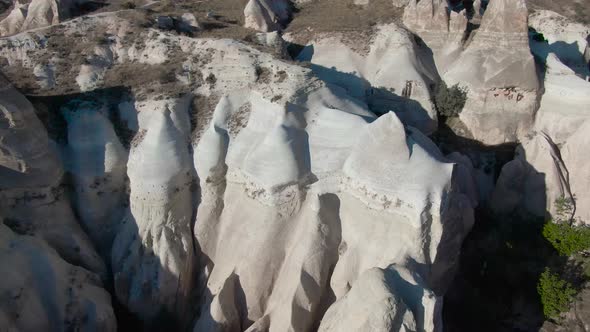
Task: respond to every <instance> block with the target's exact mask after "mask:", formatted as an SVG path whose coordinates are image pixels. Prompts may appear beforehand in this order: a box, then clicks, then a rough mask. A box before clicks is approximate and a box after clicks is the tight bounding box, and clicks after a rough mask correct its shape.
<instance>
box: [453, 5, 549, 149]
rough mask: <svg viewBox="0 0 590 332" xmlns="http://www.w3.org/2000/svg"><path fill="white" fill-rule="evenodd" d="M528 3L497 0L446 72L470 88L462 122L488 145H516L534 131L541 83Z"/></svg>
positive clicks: (461, 118) (473, 135)
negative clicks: (530, 35) (530, 39)
mask: <svg viewBox="0 0 590 332" xmlns="http://www.w3.org/2000/svg"><path fill="white" fill-rule="evenodd" d="M527 17H528V11H527V7H526V3H525V1H524V0H517V1H511V0H510V1H509V0H492V1H491V2H490V4H489V5H488V7H487V10H486V12H485V14H484V16H483V19H482V22H481V26H480V27H479V29H478V30H477V32H476V35H475V37H474V38H473V40H472V41H471V42H470V43H469V45H468V46H467V48H466V49H465V51H463V52H462V53H461V55H460V57H459V58H458V59H457V60H456V61H455V62H454V63H453V65H452V66H451V67H450V68H449V70H448V71H447V72H446V73H444V74H443V79H444V80H445V82H446V83H447V84H448V85H454V84H460V85H462V86H464V87H466V88H467V89H468V96H467V102H466V104H465V106H464V108H463V111H462V113H461V114H460V120H461V121H462V123H463V124H464V125H465V126H466V127H467V128H468V130H469V131H470V134H471V136H472V138H474V139H476V140H478V141H481V142H483V143H485V144H489V145H493V144H501V143H506V142H515V141H517V140H518V139H521V138H524V136H525V135H526V134H527V133H528V132H529V131H530V130H531V129H532V127H533V120H534V114H535V111H536V109H537V107H538V94H539V82H538V79H537V74H536V68H535V61H534V58H533V56H532V54H531V53H530V50H529V46H528V23H527V22H528V19H527Z"/></svg>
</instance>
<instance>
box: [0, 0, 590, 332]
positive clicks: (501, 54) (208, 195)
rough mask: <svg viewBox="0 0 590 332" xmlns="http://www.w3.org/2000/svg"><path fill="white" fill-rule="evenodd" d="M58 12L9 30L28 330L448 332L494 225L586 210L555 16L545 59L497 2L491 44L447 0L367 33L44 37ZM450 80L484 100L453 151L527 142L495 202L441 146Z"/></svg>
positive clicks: (121, 15)
mask: <svg viewBox="0 0 590 332" xmlns="http://www.w3.org/2000/svg"><path fill="white" fill-rule="evenodd" d="M318 1H320V0H318ZM325 1H331V0H325ZM39 3H40V4H41V2H39ZM318 3H319V2H317V1H316V2H314V1H312V2H309V1H298V5H299V6H301V8H303V10H302V12H305V9H306V8H310V7H311V6H321V4H318ZM34 4H35V5H34ZM40 4H36V2H31V4H28V8H29V11H28V12H26V13H25V12H23V11H22V7H18V8H17V7H15V9H13V10H12V12H11V13H10V14H9V15H8V17H7V18H6V19H5V20H3V21H2V22H1V23H0V32H1V33H2V34H4V35H11V36H7V37H4V38H2V39H0V63H1V65H2V71H3V72H4V74H5V75H6V78H4V77H3V78H2V80H1V81H0V83H1V85H2V91H1V93H0V106H1V107H0V110H1V111H2V117H1V118H0V119H1V121H0V219H1V220H2V221H3V225H0V226H1V228H0V239H2V240H1V242H0V243H2V248H4V249H3V250H2V253H1V255H2V257H3V260H2V263H3V264H2V266H3V269H5V275H6V276H7V282H5V283H2V284H1V285H0V296H1V299H2V300H0V308H1V309H0V327H6V328H7V329H8V330H10V329H13V330H19V331H20V330H22V331H38V330H52V331H53V330H55V331H61V330H70V329H72V330H84V331H86V330H101V331H102V330H104V331H114V330H116V329H117V326H118V325H117V324H121V323H122V322H121V319H122V318H121V316H120V315H119V316H118V317H115V311H117V312H119V311H120V310H119V309H118V307H119V306H122V307H123V308H125V310H128V311H130V312H131V313H132V314H133V315H134V316H137V317H138V319H139V320H140V321H142V322H143V324H144V325H143V327H144V328H145V329H150V328H151V329H154V330H158V329H172V330H191V329H192V330H194V331H270V330H272V331H315V330H320V331H351V330H352V331H366V330H369V329H372V330H376V331H440V330H442V328H443V326H442V297H443V295H444V294H445V291H446V289H447V288H448V285H449V283H450V282H451V280H452V278H453V275H454V271H455V269H456V267H457V261H458V254H459V250H460V248H461V244H462V241H463V239H464V237H465V236H466V235H467V233H468V232H469V230H470V229H471V227H472V225H473V223H474V213H473V211H474V208H475V207H476V206H478V204H480V203H482V204H483V203H485V204H487V203H488V198H489V205H490V207H491V208H492V209H494V210H496V211H498V212H500V213H509V212H512V211H514V210H523V211H524V210H526V211H528V212H531V213H533V214H540V215H544V214H545V211H546V207H548V206H549V205H550V204H551V202H552V201H551V200H553V199H555V198H556V197H561V196H564V195H569V196H571V197H573V196H575V197H577V199H578V200H584V199H586V198H587V197H588V191H587V188H588V185H587V183H586V182H584V181H585V179H587V169H586V168H585V167H584V165H585V159H584V158H586V156H584V155H581V154H579V153H578V151H579V149H580V146H583V144H584V142H586V141H588V135H587V129H586V128H587V127H588V126H587V124H588V121H587V120H586V119H587V117H586V116H587V114H586V113H587V112H585V105H587V103H586V99H587V98H586V96H587V94H586V93H585V92H586V91H587V89H588V84H590V83H587V82H586V81H584V79H583V78H580V76H581V73H582V71H583V70H584V65H587V61H588V59H587V57H585V54H586V53H587V46H586V49H585V51H584V53H583V54H582V55H581V56H580V57H579V58H578V57H577V54H576V53H575V52H574V54H572V53H571V52H570V51H571V48H563V47H559V45H560V44H559V42H560V41H563V40H566V38H570V39H571V38H575V39H576V41H578V40H580V41H582V40H583V38H582V37H580V36H581V35H583V33H584V30H583V28H580V26H577V25H574V24H573V23H571V24H570V23H568V21H567V19H565V18H563V17H553V16H552V15H553V14H550V13H541V14H535V15H539V16H540V17H550V18H551V20H552V21H551V22H556V23H555V25H552V24H547V23H543V22H544V21H542V20H541V19H538V20H537V19H535V17H536V16H534V15H533V16H532V17H531V22H532V23H531V24H534V25H535V26H538V27H536V29H537V30H538V31H543V32H544V31H545V30H546V31H547V32H544V33H545V34H546V35H547V36H548V38H551V41H549V43H547V44H545V43H543V44H542V45H541V44H538V45H537V44H534V43H532V42H531V44H530V45H531V46H530V47H529V42H530V41H529V36H528V32H527V29H528V25H529V19H528V10H527V7H526V3H525V1H524V0H519V1H508V0H492V1H491V2H490V4H489V5H488V6H487V10H486V12H485V13H483V11H482V13H483V18H481V24H480V25H479V28H478V29H477V30H475V31H471V30H469V29H470V28H469V27H470V24H475V23H474V22H476V21H474V18H473V17H468V16H469V15H468V14H467V12H466V11H462V12H460V13H457V12H454V11H450V10H449V5H448V4H447V3H446V1H442V0H421V1H419V2H418V1H409V2H408V5H407V6H406V7H405V9H404V11H405V13H404V14H403V16H400V17H398V18H397V19H392V20H390V19H389V18H388V17H386V18H384V21H383V22H379V24H376V25H374V26H371V25H367V27H368V28H365V27H363V28H362V29H360V28H359V29H357V30H355V31H354V32H350V31H347V30H339V29H332V30H330V28H326V26H322V29H319V28H318V31H317V32H316V31H314V30H313V27H308V28H306V29H300V25H298V24H299V23H298V22H297V20H298V17H297V15H296V13H293V12H291V10H292V7H291V4H289V3H288V2H286V1H273V0H251V1H249V2H248V3H246V1H244V4H243V5H244V7H243V8H244V10H243V13H244V16H243V21H242V22H237V23H236V22H232V21H231V20H227V19H226V20H225V21H224V18H223V12H221V13H208V14H207V17H206V18H203V20H205V21H206V22H205V23H207V24H199V23H198V22H196V20H193V19H194V16H191V15H192V14H189V15H185V14H186V13H183V15H182V16H180V15H177V14H178V13H173V14H170V15H171V16H161V15H159V14H158V12H157V9H156V10H154V9H149V10H145V9H137V10H123V11H116V12H106V13H99V14H92V15H87V16H83V17H79V18H76V19H72V20H69V21H66V22H62V23H59V24H57V23H58V22H59V21H61V20H63V18H65V17H66V16H59V17H58V16H52V15H53V14H51V15H50V14H48V13H47V11H43V15H41V16H42V17H44V18H47V17H53V18H56V19H55V20H53V21H51V22H49V21H47V22H45V21H43V20H41V19H33V18H30V19H29V17H33V16H32V15H37V14H36V13H38V12H37V11H32V10H31V9H32V8H36V7H34V6H38V7H39V8H45V9H47V8H51V10H53V11H55V10H56V6H57V5H55V4H54V3H46V2H43V3H42V5H40ZM58 5H59V6H65V7H64V8H70V7H67V6H69V5H70V4H69V3H59V4H58ZM216 5H217V6H219V7H218V8H220V10H221V9H223V8H225V7H224V6H226V5H228V3H226V2H224V1H220V2H219V3H218V4H216ZM240 5H241V4H240ZM372 5H373V6H377V5H383V4H382V3H381V2H379V1H369V2H368V3H365V4H363V6H361V7H354V6H352V7H347V8H349V10H350V8H353V9H352V10H355V11H359V12H361V11H367V13H369V12H370V11H371V8H372V7H371V6H372ZM387 5H388V6H389V5H391V7H392V8H393V5H392V4H391V2H390V1H388V2H387ZM19 6H21V5H19ZM22 6H24V5H22ZM59 6H57V7H59ZM72 6H73V5H72ZM305 6H310V7H305ZM19 8H21V9H19ZM59 8H61V7H59ZM71 8H73V7H71ZM158 8H168V7H165V6H163V7H158ZM216 8H217V7H216ZM334 9H337V7H334ZM19 10H20V11H21V14H22V15H23V19H22V20H21V19H20V18H19V17H20V16H18V13H19V12H18V11H19ZM165 10H169V9H165ZM15 11H16V12H15ZM25 14H26V15H25ZM175 15H176V16H175ZM216 15H217V16H219V17H215V16H216ZM556 15H557V14H556ZM209 16H211V17H209ZM57 18H59V19H57ZM290 19H293V22H292V23H291V25H289V20H290ZM476 19H479V18H476ZM19 20H21V21H23V22H27V20H34V21H35V22H38V24H37V25H35V26H30V27H27V26H26V25H23V24H24V23H19V22H21V21H19ZM207 20H209V21H207ZM215 20H216V21H215ZM214 21H215V23H213V22H214ZM14 22H16V23H14ZM182 22H184V23H182ZM187 22H189V23H187ZM535 22H536V23H535ZM564 22H565V23H564ZM181 23H182V24H184V25H182V24H181ZM324 23H325V22H324ZM186 24H189V26H190V24H192V26H190V29H189V28H187V26H186ZM214 24H216V25H214ZM566 24H570V25H568V29H565V31H567V36H565V33H563V31H562V30H560V29H558V28H556V25H557V26H558V27H562V26H563V25H566ZM47 25H50V26H47ZM242 25H243V26H245V27H246V28H244V27H242ZM33 27H34V28H36V29H33V30H29V29H30V28H33ZM2 29H4V30H2ZM224 29H225V30H224ZM250 29H255V30H260V31H264V32H262V33H257V32H256V31H254V30H250ZM216 30H222V31H228V32H227V34H228V35H227V36H225V37H233V38H235V39H230V38H218V37H219V35H218V34H221V32H219V31H216ZM19 31H23V32H21V33H17V32H19ZM268 31H275V32H270V33H267V32H268ZM276 31H280V32H276ZM282 31H284V39H283V37H282V36H281V33H282ZM13 34H14V35H13ZM243 36H246V37H243ZM549 36H550V37H549ZM222 37H224V36H222ZM236 39H242V40H236ZM285 39H286V40H288V42H286V41H285ZM570 39H567V40H570ZM553 43H556V44H557V45H554V46H555V47H551V45H552V44H553ZM287 45H289V46H290V47H289V50H290V51H291V54H293V55H294V59H295V60H298V61H300V62H309V64H305V65H304V64H302V63H298V62H296V61H293V59H291V58H289V56H288V55H287ZM294 48H295V49H296V50H297V51H296V52H293V49H294ZM531 51H532V53H531ZM568 52H570V53H568ZM533 55H534V56H536V57H537V58H538V60H537V61H541V60H542V63H543V64H544V65H545V66H544V67H545V68H546V69H547V70H545V71H539V68H538V67H540V66H538V63H536V62H535V58H534V56H533ZM586 70H587V66H586ZM441 80H444V81H446V82H447V83H449V85H450V84H454V83H459V84H461V85H464V86H466V87H467V88H468V95H467V102H466V105H465V108H464V110H463V112H462V113H461V115H460V117H459V118H457V119H454V120H453V121H454V122H452V121H449V122H448V124H449V125H450V127H451V129H452V130H454V131H455V132H456V133H459V134H464V135H465V136H467V137H468V138H470V139H473V140H477V141H481V142H483V143H485V144H500V143H522V146H521V147H519V148H518V149H517V150H518V154H517V156H516V158H515V160H513V161H511V162H509V163H508V164H506V165H505V166H504V167H503V169H502V171H501V174H499V179H498V182H497V184H496V185H494V183H493V181H494V179H493V176H485V175H482V174H483V168H484V166H482V165H474V163H473V159H470V158H469V157H467V156H465V155H462V154H460V153H458V152H454V153H451V154H449V155H447V156H445V155H443V154H442V153H441V152H440V150H439V148H438V147H437V146H436V144H435V143H433V141H431V139H430V138H429V137H427V136H426V135H430V134H433V133H434V132H435V131H436V130H437V129H438V126H439V125H442V124H440V123H439V122H438V121H439V118H438V116H437V114H436V111H435V106H434V105H433V102H432V100H433V94H434V87H435V86H436V85H437V84H439V83H440V82H441ZM563 89H565V90H567V92H568V93H569V94H570V95H571V96H573V97H572V98H570V99H568V101H567V102H568V103H569V104H571V105H569V104H568V105H569V106H571V107H569V108H568V111H565V112H564V111H562V110H558V109H557V108H556V106H555V105H556V104H559V95H560V94H561V95H562V94H563ZM25 95H26V97H25ZM557 112H562V113H565V114H566V115H567V116H558V115H557V114H556V113H557ZM376 114H378V115H379V117H378V116H377V115H376ZM556 118H557V119H559V122H556V121H555V120H554V119H556ZM580 144H581V145H580ZM549 174H550V175H551V176H546V175H549ZM574 179H575V180H574ZM517 180H518V181H517ZM490 181H492V185H489V184H486V183H488V182H490ZM484 182H485V183H484ZM546 189H547V190H546ZM484 197H485V199H484ZM576 213H577V215H576V216H577V217H579V218H580V219H581V220H590V218H586V216H587V214H588V210H587V207H586V206H583V204H580V207H579V208H578V209H577V210H576ZM109 293H110V295H109ZM115 309H117V310H115ZM23 312H26V315H25V314H23ZM117 319H118V320H119V321H117ZM119 326H121V325H119ZM134 328H139V327H134Z"/></svg>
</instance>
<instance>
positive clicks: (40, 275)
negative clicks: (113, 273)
mask: <svg viewBox="0 0 590 332" xmlns="http://www.w3.org/2000/svg"><path fill="white" fill-rule="evenodd" d="M1 221H2V220H1V218H0V261H1V262H2V264H1V265H0V273H2V283H1V284H0V295H1V296H2V300H1V301H0V326H2V329H3V330H6V331H24V332H28V331H30V332H33V331H66V330H79V331H107V332H110V331H112V332H114V331H117V324H116V319H115V314H114V312H113V308H112V307H111V299H110V296H109V293H107V291H106V290H105V289H104V288H103V286H102V282H101V280H100V277H99V276H98V275H96V274H94V273H92V272H90V271H88V270H86V269H84V268H81V267H80V266H76V265H72V264H70V263H68V262H66V261H65V260H64V259H63V258H62V257H61V256H60V254H59V253H58V252H56V251H55V250H54V249H53V248H52V247H51V246H49V245H48V244H47V243H46V242H45V241H44V240H42V239H39V238H36V237H33V236H30V235H26V234H17V233H15V232H14V231H13V230H12V229H10V228H9V227H7V226H5V225H4V224H3V223H2V222H1ZM4 222H5V223H6V220H4Z"/></svg>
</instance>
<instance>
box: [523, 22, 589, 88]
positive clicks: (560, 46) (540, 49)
mask: <svg viewBox="0 0 590 332" xmlns="http://www.w3.org/2000/svg"><path fill="white" fill-rule="evenodd" d="M529 25H530V26H531V27H532V28H534V29H535V31H537V32H538V33H542V34H543V37H544V38H545V40H546V42H537V41H535V42H533V43H532V44H531V50H532V52H533V54H535V55H537V56H538V57H540V58H541V59H546V58H547V56H548V55H549V54H550V53H553V54H555V56H557V58H558V59H559V61H561V62H562V63H563V64H565V65H566V66H568V67H569V68H571V69H572V70H573V71H574V72H576V73H577V74H578V75H580V76H582V77H583V78H586V76H587V75H590V72H589V71H588V65H589V63H590V61H589V60H590V59H588V58H586V57H585V55H587V54H588V52H587V50H588V47H589V42H588V36H589V35H590V27H589V26H587V25H584V24H581V23H577V22H574V21H572V20H570V19H568V18H566V17H564V16H562V15H559V14H557V13H555V12H552V11H549V10H538V11H535V12H534V13H533V14H531V15H530V17H529Z"/></svg>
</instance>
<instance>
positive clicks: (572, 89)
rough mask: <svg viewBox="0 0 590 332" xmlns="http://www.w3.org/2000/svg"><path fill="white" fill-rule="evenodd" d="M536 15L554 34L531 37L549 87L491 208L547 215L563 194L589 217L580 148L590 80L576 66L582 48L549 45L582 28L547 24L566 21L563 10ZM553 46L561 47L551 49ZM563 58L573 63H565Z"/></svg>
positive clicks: (583, 216)
mask: <svg viewBox="0 0 590 332" xmlns="http://www.w3.org/2000/svg"><path fill="white" fill-rule="evenodd" d="M536 16H543V17H546V18H548V19H547V20H545V21H543V23H542V24H541V23H539V22H538V23H537V24H541V26H540V29H541V28H542V29H544V30H543V31H547V32H548V35H549V36H551V37H550V38H552V40H553V42H552V43H551V44H547V43H545V42H541V41H535V40H532V41H531V45H532V46H531V47H532V50H533V52H534V53H535V54H537V55H538V56H539V57H540V58H542V59H544V61H545V75H544V77H545V80H544V84H543V85H544V90H545V92H544V94H543V96H542V99H541V102H540V108H539V110H538V112H537V114H536V119H535V124H534V128H533V130H534V131H533V133H532V134H531V136H532V137H531V138H529V139H526V140H525V141H524V143H523V144H522V146H521V147H520V148H519V150H518V151H519V153H518V155H517V157H516V158H515V160H514V161H512V162H510V163H508V164H506V166H504V168H503V170H502V174H501V175H500V178H499V179H498V185H497V188H496V190H495V193H494V198H493V200H492V208H494V210H496V211H497V212H509V211H514V210H515V209H522V210H524V211H528V212H530V213H532V214H534V215H539V216H544V215H545V214H546V211H549V212H550V213H552V214H555V212H556V206H555V201H556V200H557V199H558V198H566V199H575V200H576V201H577V202H578V204H575V211H574V212H575V218H576V219H578V220H580V221H582V222H588V220H590V213H589V212H588V208H587V204H584V203H583V202H585V201H587V200H588V199H590V196H588V191H587V187H588V181H587V179H588V175H587V170H586V168H585V167H583V166H581V165H584V163H586V162H587V161H584V160H585V159H586V158H587V157H586V155H585V154H583V153H579V151H580V149H581V148H580V147H581V146H583V144H584V143H583V142H585V141H587V136H588V135H587V133H586V132H587V129H584V128H587V127H588V125H587V124H588V123H589V121H590V114H588V112H587V109H588V107H587V105H588V103H589V102H590V83H589V82H587V81H585V80H584V79H582V78H580V77H579V76H578V75H577V73H576V69H577V70H579V68H581V67H580V66H578V67H576V63H577V64H580V62H581V60H582V58H581V55H580V53H577V54H578V57H575V53H576V52H574V54H572V53H569V52H566V49H567V48H562V47H556V48H553V47H552V48H550V49H548V47H549V46H550V45H552V44H557V45H559V44H560V43H566V44H567V40H568V39H571V38H574V39H575V38H579V34H575V33H574V36H572V29H573V28H572V29H568V28H563V29H553V30H549V28H548V27H556V26H562V25H561V24H563V23H564V21H565V18H564V17H562V16H559V15H557V14H551V13H547V12H542V13H535V14H534V15H533V17H536ZM553 20H554V21H553ZM565 27H568V26H567V25H566V26H565ZM574 28H575V26H574ZM573 30H577V29H573ZM576 36H577V37H576ZM550 50H554V51H555V52H556V53H552V52H550V53H547V52H549V51H550ZM576 50H577V48H576ZM564 52H565V53H564ZM561 58H563V59H565V60H564V61H566V63H568V64H569V65H570V66H571V67H570V66H568V65H566V64H564V63H563V62H562V60H561ZM568 59H570V60H571V61H568ZM574 59H577V61H573V60H574Z"/></svg>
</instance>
